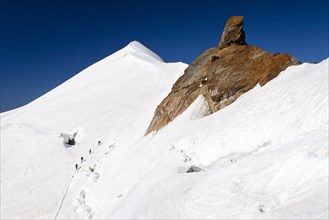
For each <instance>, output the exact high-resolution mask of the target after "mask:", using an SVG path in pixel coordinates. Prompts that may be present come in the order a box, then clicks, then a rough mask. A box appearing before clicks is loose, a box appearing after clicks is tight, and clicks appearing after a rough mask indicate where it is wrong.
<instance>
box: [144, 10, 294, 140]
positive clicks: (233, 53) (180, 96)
mask: <svg viewBox="0 0 329 220" xmlns="http://www.w3.org/2000/svg"><path fill="white" fill-rule="evenodd" d="M242 24H243V17H242V16H234V17H231V18H230V19H228V21H227V24H226V27H225V29H224V33H223V35H222V37H221V41H220V43H219V47H218V48H211V49H208V50H206V51H204V52H203V53H202V54H201V55H200V56H199V57H198V58H197V59H196V60H195V61H194V62H193V63H192V64H191V65H190V66H188V67H187V68H186V70H185V72H184V74H183V75H182V76H181V77H180V78H179V79H178V80H177V81H176V83H175V84H174V85H173V87H172V90H171V92H170V93H169V95H168V96H167V97H166V98H165V99H164V100H163V101H162V102H161V103H160V105H159V106H158V107H157V109H156V110H155V113H154V117H153V119H152V121H151V124H150V125H149V128H148V129H147V131H146V134H148V133H150V132H152V131H157V130H159V129H161V128H162V127H163V126H165V125H166V124H168V123H169V122H170V121H172V120H174V119H175V118H176V117H177V116H178V115H179V114H181V113H182V112H183V111H185V110H186V109H187V108H188V107H189V106H190V105H191V104H192V103H193V102H194V100H195V99H196V98H197V97H198V96H199V95H203V96H204V97H205V99H206V100H207V102H208V106H209V108H210V109H209V110H210V112H212V113H213V112H216V111H218V110H220V109H222V108H224V107H225V106H227V105H229V104H231V103H232V102H234V101H235V100H236V99H237V98H238V97H239V96H240V95H242V94H243V93H245V92H247V91H249V90H250V89H252V88H253V87H254V86H255V85H257V83H259V84H260V85H261V86H263V85H265V84H266V83H267V82H268V81H270V80H272V79H273V78H275V77H276V76H277V75H278V74H279V73H280V72H281V71H283V70H285V69H286V68H287V67H288V66H291V65H296V64H299V61H298V60H297V59H296V58H294V57H293V56H291V55H288V54H279V53H276V54H270V53H267V52H266V51H264V50H262V49H260V48H258V47H254V46H247V45H246V42H245V34H244V32H243V29H242Z"/></svg>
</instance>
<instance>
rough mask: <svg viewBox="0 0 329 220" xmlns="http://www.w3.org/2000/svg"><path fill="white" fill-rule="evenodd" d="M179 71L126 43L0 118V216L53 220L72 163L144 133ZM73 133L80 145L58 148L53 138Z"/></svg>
mask: <svg viewBox="0 0 329 220" xmlns="http://www.w3.org/2000/svg"><path fill="white" fill-rule="evenodd" d="M185 68H186V65H185V64H182V63H172V64H167V63H163V62H162V61H161V58H159V57H158V56H157V55H155V54H154V53H153V52H151V51H150V50H148V49H147V48H145V47H144V46H143V45H141V44H140V43H138V42H132V43H130V44H129V45H128V46H127V47H125V48H123V49H122V50H120V51H118V52H117V53H115V54H113V55H111V56H109V57H107V58H105V59H103V60H101V61H99V62H98V63H96V64H94V65H92V66H91V67H89V68H87V69H85V70H84V71H82V72H81V73H79V74H77V75H76V76H74V77H73V78H72V79H70V80H68V81H67V82H65V83H63V84H62V85H60V86H59V87H57V88H55V89H54V90H52V91H50V92H49V93H47V94H45V95H44V96H42V97H40V98H39V99H37V100H35V101H34V102H32V103H30V104H28V105H26V106H24V107H22V108H19V109H16V110H13V111H10V112H6V113H4V114H1V192H2V193H1V216H2V217H4V218H11V217H19V218H52V217H54V215H55V213H56V208H57V207H58V205H59V202H60V201H61V196H62V194H63V193H64V191H65V189H66V188H65V187H66V185H67V182H68V180H69V178H70V177H71V176H72V175H73V174H74V173H75V168H74V166H75V163H78V162H79V161H80V157H81V156H85V157H86V156H87V155H88V151H89V149H92V148H94V147H95V146H96V145H97V142H98V140H101V141H102V142H105V141H106V140H108V139H109V138H111V139H112V138H114V137H117V138H122V134H124V133H126V132H130V133H133V134H134V135H138V134H139V132H138V130H139V129H140V128H139V127H138V129H137V130H133V129H134V126H136V124H137V125H138V126H141V127H142V129H144V131H145V130H146V128H147V121H150V118H151V115H152V114H153V113H152V109H154V108H155V107H156V104H157V103H158V102H159V101H160V100H161V99H162V98H163V97H164V96H165V94H166V93H168V92H169V89H170V86H171V85H172V83H173V82H174V81H175V80H176V79H177V78H178V77H179V76H180V75H181V74H182V71H183V70H184V69H185ZM74 132H78V136H77V138H78V141H79V143H80V144H79V145H78V146H76V147H71V148H67V147H65V146H64V145H63V139H62V138H60V137H59V135H60V134H61V133H66V134H73V133H74ZM140 133H141V134H142V133H143V131H140ZM31 201H33V202H31Z"/></svg>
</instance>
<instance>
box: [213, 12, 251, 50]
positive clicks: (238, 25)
mask: <svg viewBox="0 0 329 220" xmlns="http://www.w3.org/2000/svg"><path fill="white" fill-rule="evenodd" d="M242 26H243V16H232V17H230V18H229V19H228V20H227V22H226V26H225V28H224V31H223V34H222V37H221V38H220V42H219V45H218V48H219V49H224V48H225V47H228V46H230V45H231V44H237V45H247V43H246V41H245V38H246V37H245V32H244V30H243V29H242Z"/></svg>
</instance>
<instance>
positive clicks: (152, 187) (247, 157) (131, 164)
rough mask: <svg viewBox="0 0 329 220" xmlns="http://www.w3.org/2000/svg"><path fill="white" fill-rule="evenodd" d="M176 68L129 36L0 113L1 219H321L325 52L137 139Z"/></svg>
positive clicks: (324, 202)
mask: <svg viewBox="0 0 329 220" xmlns="http://www.w3.org/2000/svg"><path fill="white" fill-rule="evenodd" d="M186 67H187V65H185V64H182V63H170V64H168V63H164V62H163V61H162V60H161V58H159V57H158V56H157V55H155V54H154V53H153V52H151V51H149V50H148V49H147V48H145V47H144V46H142V45H141V44H140V43H138V42H132V43H130V44H129V45H128V46H127V47H125V48H123V49H122V50H120V51H118V52H116V53H115V54H113V55H111V56H109V57H107V58H105V59H103V60H101V61H99V62H98V63H96V64H94V65H92V66H91V67H89V68H87V69H86V70H84V71H82V72H81V73H79V74H78V75H76V76H75V77H73V78H72V79H70V80H68V81H67V82H65V83H64V84H62V85H61V86H59V87H57V88H56V89H54V90H53V91H50V92H49V93H47V94H46V95H44V96H42V97H40V98H39V99H37V100H35V101H34V102H32V103H30V104H29V105H26V106H24V107H22V108H19V109H16V110H14V111H10V112H6V113H4V114H1V218H57V219H77V218H84V219H88V218H89V219H91V218H95V219H109V218H124V219H127V218H134V219H136V218H151V219H154V218H194V219H196V218H203V219H204V218H217V219H218V218H225V219H227V218H235V219H236V218H272V219H273V218H313V219H319V218H328V166H327V164H328V59H327V60H325V61H323V62H322V63H320V64H302V65H300V66H294V67H289V68H288V69H287V70H285V71H284V72H282V73H281V74H280V75H279V76H278V77H277V78H275V79H274V80H272V81H270V82H269V83H267V84H266V85H265V86H263V87H259V86H256V87H255V88H254V89H252V90H250V91H249V92H247V93H245V94H243V95H241V96H240V98H239V99H238V100H237V101H235V102H234V103H233V104H231V105H230V106H228V107H226V108H225V109H223V110H221V111H219V112H216V113H214V114H212V115H208V112H207V111H206V109H207V108H206V106H205V105H206V104H207V102H205V100H204V98H203V97H202V96H200V97H199V98H197V99H196V100H195V102H194V103H193V104H192V105H191V106H190V107H189V108H188V109H187V110H186V111H185V112H184V113H183V114H181V115H179V116H178V117H177V118H176V119H175V120H174V121H172V122H170V123H169V124H168V125H167V126H166V127H164V128H163V129H161V130H160V131H159V132H158V133H151V134H150V135H148V136H144V132H145V130H146V128H147V126H148V125H149V123H150V121H151V119H152V115H153V111H154V109H155V107H156V106H157V104H158V103H160V101H161V100H162V99H163V98H164V97H165V96H166V95H167V94H168V92H169V91H170V89H171V86H172V84H173V83H174V82H175V81H176V80H177V79H178V77H180V76H181V75H182V74H183V71H184V69H185V68H186ZM75 132H76V133H77V141H78V145H77V146H74V147H66V146H64V145H63V139H62V138H61V137H59V135H60V134H61V133H65V134H73V133H75ZM99 140H100V141H101V142H102V143H101V144H100V145H99V146H98V144H97V142H98V141H99ZM89 149H91V154H89V152H88V151H89ZM81 156H83V157H84V161H83V163H81V164H80V157H81ZM76 163H78V164H79V169H78V170H77V171H76V170H75V167H74V165H75V164H76ZM191 166H196V167H199V168H201V169H203V170H204V171H202V172H194V173H186V171H187V170H188V169H189V168H190V167H191Z"/></svg>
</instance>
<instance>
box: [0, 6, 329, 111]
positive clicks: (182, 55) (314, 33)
mask: <svg viewBox="0 0 329 220" xmlns="http://www.w3.org/2000/svg"><path fill="white" fill-rule="evenodd" d="M0 2H1V38H0V41H1V63H0V64H1V105H0V107H1V109H0V111H1V112H3V111H7V110H10V109H13V108H17V107H19V106H22V105H25V104H27V103H29V102H31V101H32V100H34V99H36V98H38V97H39V96H41V95H43V94H44V93H46V92H48V91H50V90H51V89H53V88H55V87H56V86H58V85H59V84H61V83H63V82H64V81H66V80H67V79H69V78H70V77H72V76H74V75H75V74H77V73H79V72H80V71H81V70H83V69H85V68H86V67H88V66H90V65H91V64H93V63H95V62H97V61H98V60H100V59H102V58H104V57H106V56H108V55H110V54H112V53H114V52H115V51H117V50H119V49H121V48H122V47H124V46H126V45H127V44H128V43H129V42H130V41H133V40H138V41H140V42H141V43H142V44H144V45H145V46H146V47H148V48H149V49H151V50H152V51H154V52H155V53H157V54H158V55H159V56H160V57H162V59H163V60H164V61H166V62H177V61H183V62H185V63H191V62H192V61H193V60H194V59H195V58H196V57H197V56H198V55H199V54H200V53H201V52H202V51H204V50H205V49H207V48H210V47H216V46H217V45H218V42H219V38H220V35H221V33H222V30H223V28H224V26H225V22H226V20H227V18H228V17H230V16H232V15H243V16H245V20H244V30H245V31H246V41H247V43H248V44H249V45H255V46H259V47H261V48H263V49H265V50H267V51H268V52H271V53H274V52H281V53H289V54H293V55H294V56H296V57H297V58H298V59H299V60H301V61H303V62H319V61H322V60H324V59H326V58H327V57H328V50H329V49H328V41H329V39H328V29H329V27H328V8H329V6H328V0H307V1H305V0H273V1H271V0H267V1H265V0H261V1H258V0H249V1H248V0H244V1H241V0H240V1H235V0H231V1H219V0H217V1H207V0H200V1H196V0H194V1H193V0H190V1H183V0H167V1H159V0H158V1H156V0H153V1H147V0H144V1H143V0H142V1H125V0H120V1H113V0H106V1H105V0H103V1H101V0H93V1H91V0H90V1H87V0H86V1H83V0H82V1H78V0H56V1H55V0H53V1H50V0H20V1H15V0H1V1H0Z"/></svg>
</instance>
